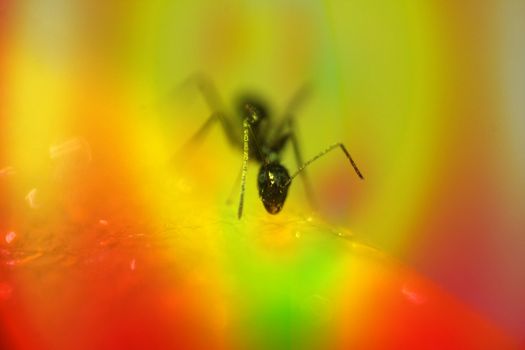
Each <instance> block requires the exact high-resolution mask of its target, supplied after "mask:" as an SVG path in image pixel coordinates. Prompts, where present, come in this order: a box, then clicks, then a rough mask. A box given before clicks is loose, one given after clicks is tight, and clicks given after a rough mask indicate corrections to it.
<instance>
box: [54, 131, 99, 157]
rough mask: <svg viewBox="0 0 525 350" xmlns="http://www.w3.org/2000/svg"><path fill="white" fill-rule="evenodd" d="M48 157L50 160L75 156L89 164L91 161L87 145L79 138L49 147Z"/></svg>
mask: <svg viewBox="0 0 525 350" xmlns="http://www.w3.org/2000/svg"><path fill="white" fill-rule="evenodd" d="M49 156H50V157H51V159H58V158H66V157H71V156H75V157H80V158H84V159H85V160H86V161H87V162H90V161H91V159H92V156H91V148H90V147H89V144H88V143H87V141H86V140H84V139H83V138H80V137H75V138H72V139H69V140H67V141H65V142H62V143H60V144H56V145H52V146H50V147H49Z"/></svg>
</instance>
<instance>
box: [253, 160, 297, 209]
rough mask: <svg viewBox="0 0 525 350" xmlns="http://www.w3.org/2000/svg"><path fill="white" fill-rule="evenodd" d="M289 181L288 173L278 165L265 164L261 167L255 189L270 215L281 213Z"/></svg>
mask: <svg viewBox="0 0 525 350" xmlns="http://www.w3.org/2000/svg"><path fill="white" fill-rule="evenodd" d="M290 183H291V179H290V175H289V174H288V171H287V170H286V168H285V167H284V166H282V165H281V164H279V163H276V162H274V163H267V164H263V165H262V166H261V169H260V170H259V178H258V181H257V187H258V188H259V197H261V200H262V202H263V204H264V207H265V208H266V211H267V212H268V213H270V214H277V213H278V212H280V211H281V209H282V207H283V204H284V201H285V200H286V195H287V194H288V188H289V187H290Z"/></svg>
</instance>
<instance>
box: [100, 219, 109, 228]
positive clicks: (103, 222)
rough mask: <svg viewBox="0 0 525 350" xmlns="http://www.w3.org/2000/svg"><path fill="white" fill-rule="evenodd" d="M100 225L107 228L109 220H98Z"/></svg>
mask: <svg viewBox="0 0 525 350" xmlns="http://www.w3.org/2000/svg"><path fill="white" fill-rule="evenodd" d="M98 223H99V224H100V225H102V226H107V225H108V221H107V220H104V219H100V220H98Z"/></svg>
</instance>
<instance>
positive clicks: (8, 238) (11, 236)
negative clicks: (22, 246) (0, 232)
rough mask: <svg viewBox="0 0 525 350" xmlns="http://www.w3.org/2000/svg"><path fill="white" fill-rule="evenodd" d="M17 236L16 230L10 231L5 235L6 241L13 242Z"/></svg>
mask: <svg viewBox="0 0 525 350" xmlns="http://www.w3.org/2000/svg"><path fill="white" fill-rule="evenodd" d="M15 238H16V233H15V232H14V231H9V232H8V233H7V234H6V235H5V241H6V242H7V244H10V243H11V242H13V240H14V239H15Z"/></svg>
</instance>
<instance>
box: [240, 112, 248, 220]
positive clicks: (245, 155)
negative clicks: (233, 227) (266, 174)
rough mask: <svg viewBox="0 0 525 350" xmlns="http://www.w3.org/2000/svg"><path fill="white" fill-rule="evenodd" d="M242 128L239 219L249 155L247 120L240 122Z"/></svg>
mask: <svg viewBox="0 0 525 350" xmlns="http://www.w3.org/2000/svg"><path fill="white" fill-rule="evenodd" d="M242 127H243V157H242V171H241V198H240V199H239V210H238V211H237V217H238V218H239V219H240V218H241V216H242V207H243V205H244V191H245V188H246V173H247V172H248V157H249V154H250V149H249V137H248V135H249V128H250V124H248V118H244V120H243V122H242Z"/></svg>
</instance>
